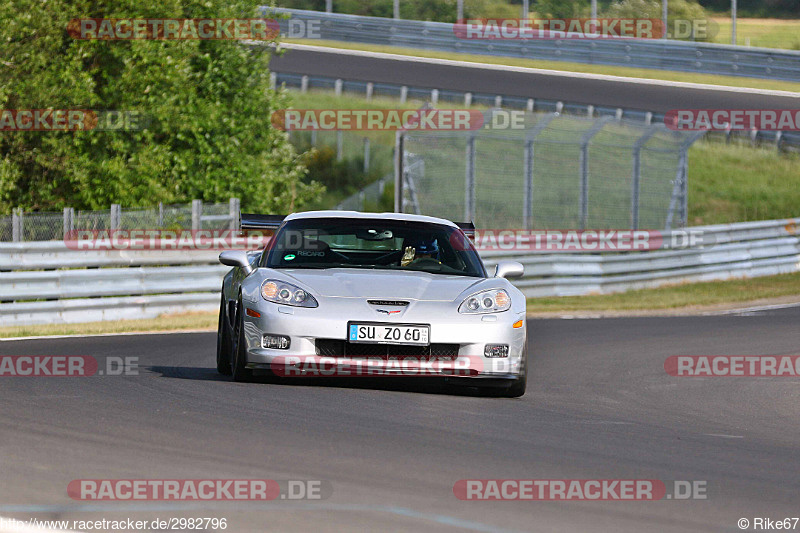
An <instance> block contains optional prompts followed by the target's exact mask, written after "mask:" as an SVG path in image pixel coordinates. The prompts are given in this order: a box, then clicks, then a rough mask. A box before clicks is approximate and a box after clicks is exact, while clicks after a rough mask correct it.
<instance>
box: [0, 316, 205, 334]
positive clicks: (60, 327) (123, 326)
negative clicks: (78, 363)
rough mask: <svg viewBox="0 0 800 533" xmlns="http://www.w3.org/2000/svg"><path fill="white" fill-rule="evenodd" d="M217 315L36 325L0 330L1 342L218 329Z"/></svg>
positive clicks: (9, 327) (8, 327)
mask: <svg viewBox="0 0 800 533" xmlns="http://www.w3.org/2000/svg"><path fill="white" fill-rule="evenodd" d="M217 318H218V316H217V312H216V311H213V312H210V313H181V314H173V315H161V316H160V317H158V318H149V319H144V320H113V321H112V320H109V321H107V322H86V323H84V324H38V325H35V326H7V327H2V328H0V338H2V339H7V338H12V337H35V336H39V335H96V334H98V333H130V332H139V331H181V330H187V331H189V330H209V331H212V330H213V331H215V330H216V329H217Z"/></svg>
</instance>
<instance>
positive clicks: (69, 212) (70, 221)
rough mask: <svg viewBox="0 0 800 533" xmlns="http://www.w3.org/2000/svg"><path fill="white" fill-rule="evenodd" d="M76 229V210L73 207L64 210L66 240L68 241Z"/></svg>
mask: <svg viewBox="0 0 800 533" xmlns="http://www.w3.org/2000/svg"><path fill="white" fill-rule="evenodd" d="M74 229H75V209H73V208H71V207H65V208H64V238H65V239H66V238H67V236H68V235H69V233H70V232H71V231H72V230H74Z"/></svg>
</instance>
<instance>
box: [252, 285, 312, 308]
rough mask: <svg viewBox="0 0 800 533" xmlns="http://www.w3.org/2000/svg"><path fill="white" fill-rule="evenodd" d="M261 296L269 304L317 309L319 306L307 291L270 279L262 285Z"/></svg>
mask: <svg viewBox="0 0 800 533" xmlns="http://www.w3.org/2000/svg"><path fill="white" fill-rule="evenodd" d="M261 296H262V297H263V298H264V299H265V300H266V301H268V302H273V303H276V304H283V305H294V306H297V307H317V306H318V305H319V304H318V303H317V301H316V300H315V299H314V297H313V296H311V295H310V294H308V293H307V292H306V291H304V290H303V289H301V288H300V287H297V286H296V285H292V284H291V283H286V282H285V281H278V280H276V279H268V280H266V281H265V282H264V283H262V284H261Z"/></svg>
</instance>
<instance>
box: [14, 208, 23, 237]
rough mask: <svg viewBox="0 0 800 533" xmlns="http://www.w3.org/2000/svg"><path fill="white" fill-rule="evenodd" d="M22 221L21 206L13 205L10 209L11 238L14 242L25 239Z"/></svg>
mask: <svg viewBox="0 0 800 533" xmlns="http://www.w3.org/2000/svg"><path fill="white" fill-rule="evenodd" d="M22 224H23V222H22V208H21V207H15V208H14V209H13V210H12V211H11V240H12V241H14V242H22V241H23V240H25V233H24V232H23V225H22Z"/></svg>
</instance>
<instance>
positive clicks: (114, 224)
mask: <svg viewBox="0 0 800 533" xmlns="http://www.w3.org/2000/svg"><path fill="white" fill-rule="evenodd" d="M110 216H111V230H112V231H113V230H118V229H119V226H120V221H121V219H122V207H121V206H120V205H119V204H111V213H110Z"/></svg>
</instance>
